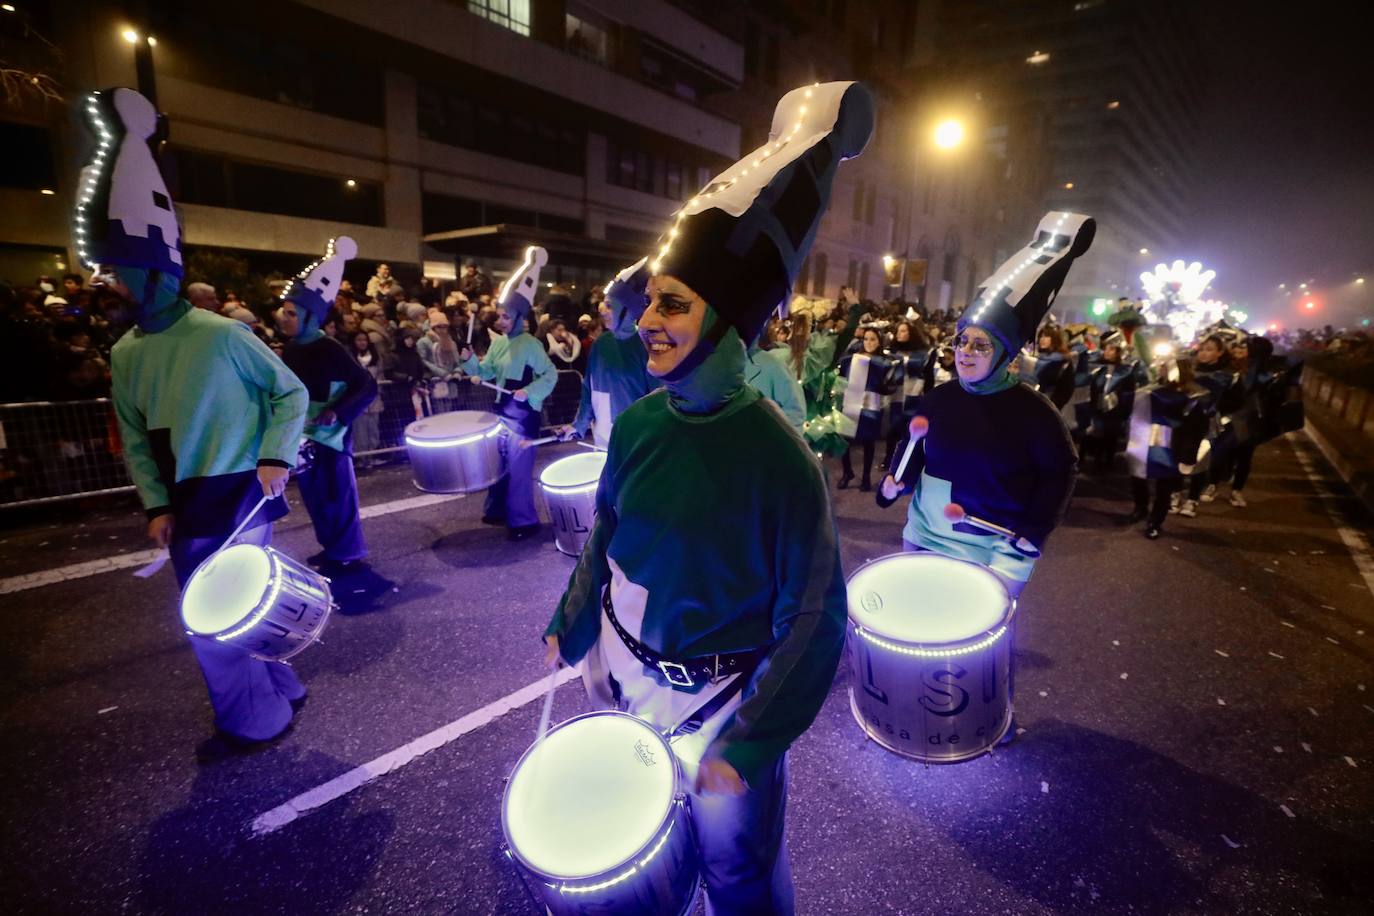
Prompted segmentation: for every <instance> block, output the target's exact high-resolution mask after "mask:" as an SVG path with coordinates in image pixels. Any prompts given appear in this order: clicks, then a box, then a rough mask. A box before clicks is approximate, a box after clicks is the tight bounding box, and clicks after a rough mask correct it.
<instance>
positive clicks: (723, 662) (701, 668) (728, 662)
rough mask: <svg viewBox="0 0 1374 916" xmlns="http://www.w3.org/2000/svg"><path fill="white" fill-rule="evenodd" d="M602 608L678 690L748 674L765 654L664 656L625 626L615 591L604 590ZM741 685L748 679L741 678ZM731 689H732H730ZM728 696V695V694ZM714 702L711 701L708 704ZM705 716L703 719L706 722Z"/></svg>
mask: <svg viewBox="0 0 1374 916" xmlns="http://www.w3.org/2000/svg"><path fill="white" fill-rule="evenodd" d="M601 607H602V608H603V609H604V610H605V611H606V618H607V619H608V620H610V622H611V626H612V627H614V628H615V632H616V635H617V636H619V637H620V641H621V642H623V643H624V644H625V648H627V649H629V650H630V654H631V655H633V656H634V657H635V658H637V659H639V661H640V663H641V664H643V665H644V667H645V668H647V669H649V671H650V672H651V673H653V674H655V675H656V676H660V677H662V678H663V679H664V680H666V681H667V682H668V684H669V686H671V687H673V688H674V689H682V690H693V689H695V688H697V687H701V686H704V685H706V684H712V683H715V682H716V681H719V680H721V679H722V678H727V677H730V676H731V675H735V674H743V675H747V674H748V673H749V672H751V671H753V670H754V666H756V665H757V664H758V663H759V662H760V661H762V660H763V656H764V654H765V650H764V649H746V650H745V651H743V652H729V653H722V654H720V655H703V656H701V657H700V658H689V659H685V660H683V661H672V660H671V659H667V658H664V657H663V656H662V655H659V654H658V653H657V652H655V651H654V650H653V649H650V648H649V647H648V646H646V645H644V643H642V642H640V641H639V640H637V639H635V638H634V637H633V636H631V635H630V632H629V631H628V630H626V629H625V627H624V626H622V625H621V623H620V621H619V619H617V618H616V616H615V608H613V607H612V606H611V590H610V588H609V587H608V588H605V589H603V590H602V592H601ZM738 680H739V682H740V683H741V685H742V684H743V682H744V680H746V678H743V677H742V678H739V679H738ZM727 692H728V691H727ZM727 699H728V697H727ZM709 705H710V704H709V703H708V704H707V706H709ZM705 718H706V717H703V718H702V720H701V721H705Z"/></svg>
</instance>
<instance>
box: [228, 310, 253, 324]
mask: <svg viewBox="0 0 1374 916" xmlns="http://www.w3.org/2000/svg"><path fill="white" fill-rule="evenodd" d="M228 317H230V318H232V319H234V320H235V321H242V322H243V323H244V324H246V325H248V326H249V327H250V328H252V327H257V325H258V316H257V315H254V314H253V313H252V312H251V311H249V310H248V309H246V308H236V309H234V310H233V311H231V312H230V313H229V316H228Z"/></svg>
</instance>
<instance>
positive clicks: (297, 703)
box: [288, 693, 310, 715]
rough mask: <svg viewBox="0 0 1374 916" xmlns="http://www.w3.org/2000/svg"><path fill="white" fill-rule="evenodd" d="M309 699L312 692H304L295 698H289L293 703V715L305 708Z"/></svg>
mask: <svg viewBox="0 0 1374 916" xmlns="http://www.w3.org/2000/svg"><path fill="white" fill-rule="evenodd" d="M308 699H310V694H309V693H303V694H301V695H300V696H298V697H296V698H295V699H294V700H289V701H288V702H289V703H290V704H291V713H292V715H297V714H299V713H300V711H301V710H302V709H304V708H305V701H306V700H308Z"/></svg>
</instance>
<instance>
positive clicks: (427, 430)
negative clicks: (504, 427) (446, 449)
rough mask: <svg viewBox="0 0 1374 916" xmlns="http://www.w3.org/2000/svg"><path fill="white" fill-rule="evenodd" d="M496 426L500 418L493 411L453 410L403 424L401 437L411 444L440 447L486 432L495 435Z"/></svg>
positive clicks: (470, 439)
mask: <svg viewBox="0 0 1374 916" xmlns="http://www.w3.org/2000/svg"><path fill="white" fill-rule="evenodd" d="M500 430H501V420H500V418H499V417H497V416H496V415H495V414H490V413H485V412H484V411H481V410H454V411H450V412H449V413H437V414H435V415H434V416H432V417H425V418H424V419H423V420H416V421H415V422H414V423H411V424H410V425H409V426H407V427H406V432H405V438H406V442H407V443H408V444H411V445H421V446H434V447H440V448H442V447H443V446H446V445H462V444H464V443H466V442H469V441H475V440H476V439H480V438H481V437H482V436H483V435H486V434H490V435H496V434H497V433H499V432H500Z"/></svg>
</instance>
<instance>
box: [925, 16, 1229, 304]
mask: <svg viewBox="0 0 1374 916" xmlns="http://www.w3.org/2000/svg"><path fill="white" fill-rule="evenodd" d="M928 2H931V3H933V2H935V0H928ZM934 16H935V18H936V19H937V20H938V28H937V30H936V36H935V46H934V48H933V49H932V61H933V64H934V66H936V67H937V68H938V69H939V70H941V71H942V72H944V73H947V74H957V75H959V77H960V78H962V79H964V80H966V81H967V84H968V85H969V86H971V87H973V88H974V89H975V90H976V91H978V92H980V93H982V94H983V95H984V97H985V98H986V99H989V100H996V105H997V106H998V107H999V108H1000V109H1001V110H1002V111H1004V112H1007V113H1009V114H1011V115H1013V116H1016V117H1019V118H1021V119H1022V121H1023V122H1026V123H1030V124H1035V123H1037V122H1038V124H1039V125H1040V128H1039V130H1040V131H1041V133H1042V144H1043V146H1042V150H1043V152H1044V154H1045V156H1046V158H1047V162H1048V169H1047V170H1043V172H1042V179H1043V184H1042V186H1041V187H1040V188H1039V190H1038V193H1036V194H1035V195H1034V196H1035V198H1036V199H1037V200H1038V205H1037V206H1036V208H1035V209H1038V210H1040V211H1042V212H1043V211H1045V210H1051V209H1067V210H1076V211H1079V212H1084V213H1090V214H1092V215H1093V216H1095V217H1096V218H1097V222H1098V233H1097V239H1096V241H1095V242H1094V244H1093V248H1092V250H1091V251H1090V252H1089V253H1088V255H1087V256H1085V257H1084V258H1081V259H1080V260H1079V261H1078V262H1077V263H1076V264H1075V266H1074V270H1073V272H1072V273H1071V274H1070V276H1069V283H1068V284H1067V285H1066V287H1065V289H1064V291H1063V293H1062V294H1061V296H1062V297H1063V298H1065V299H1067V300H1068V303H1067V307H1068V308H1077V309H1082V308H1083V307H1084V306H1085V305H1086V304H1087V303H1088V302H1090V301H1091V300H1092V299H1094V298H1099V297H1101V298H1110V299H1115V298H1117V297H1118V296H1122V295H1127V296H1136V295H1138V294H1139V279H1138V278H1139V274H1140V272H1141V270H1144V269H1148V268H1149V267H1150V266H1152V265H1153V264H1154V263H1156V261H1158V260H1159V259H1161V258H1169V259H1172V258H1174V257H1182V256H1183V254H1184V253H1183V252H1180V251H1179V249H1178V245H1179V243H1180V241H1181V239H1182V237H1183V226H1184V221H1185V220H1186V219H1187V217H1188V205H1189V182H1190V180H1191V174H1192V164H1193V155H1192V152H1193V145H1194V137H1195V136H1196V134H1197V130H1198V123H1197V116H1198V111H1199V108H1200V105H1201V101H1202V97H1203V78H1202V62H1201V58H1200V53H1199V50H1198V48H1197V46H1196V44H1195V42H1194V41H1193V38H1192V36H1193V34H1194V32H1193V29H1192V27H1191V25H1190V22H1189V18H1188V11H1187V7H1186V5H1185V4H1183V3H1180V2H1177V0H1016V2H1011V0H959V2H953V0H945V2H940V3H938V12H936V13H935V14H934ZM1031 171H1032V172H1034V171H1036V170H1035V169H1034V168H1032V169H1031Z"/></svg>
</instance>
